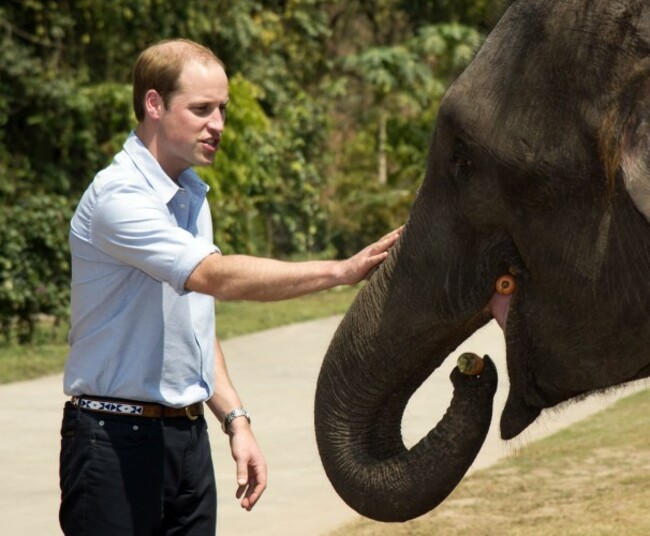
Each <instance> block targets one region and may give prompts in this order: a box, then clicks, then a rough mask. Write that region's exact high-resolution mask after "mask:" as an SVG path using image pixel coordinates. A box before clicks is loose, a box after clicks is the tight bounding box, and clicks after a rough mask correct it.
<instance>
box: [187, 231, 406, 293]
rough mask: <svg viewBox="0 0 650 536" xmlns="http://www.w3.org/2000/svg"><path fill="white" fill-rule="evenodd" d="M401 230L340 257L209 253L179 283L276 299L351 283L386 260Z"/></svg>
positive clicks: (203, 290) (193, 288)
mask: <svg viewBox="0 0 650 536" xmlns="http://www.w3.org/2000/svg"><path fill="white" fill-rule="evenodd" d="M401 229H402V228H401V227H400V228H399V229H396V230H394V231H392V232H390V233H388V234H387V235H385V236H384V237H382V238H381V239H379V240H378V241H377V242H375V243H374V244H371V245H369V246H367V247H366V248H364V249H362V250H361V251H360V252H359V253H357V254H356V255H353V256H352V257H350V258H349V259H345V260H340V261H304V262H285V261H278V260H274V259H266V258H261V257H252V256H248V255H223V256H222V255H219V254H216V253H215V254H213V255H209V256H208V257H206V258H205V259H204V260H203V261H202V262H201V263H200V264H199V265H198V266H197V267H196V269H195V270H194V272H192V275H190V277H189V278H188V280H187V283H186V284H185V286H186V288H187V289H188V290H191V291H195V292H201V293H203V294H210V295H212V296H214V297H215V298H217V299H219V300H222V301H228V300H252V301H276V300H285V299H289V298H296V297H298V296H303V295H305V294H310V293H312V292H317V291H319V290H325V289H328V288H332V287H336V286H339V285H354V284H356V283H358V282H359V281H361V280H363V279H364V278H365V277H366V276H367V275H368V273H369V272H370V271H371V270H372V269H373V268H375V267H377V266H378V265H379V264H380V263H381V262H383V261H384V260H385V259H386V257H387V256H388V250H389V249H390V248H391V247H392V246H393V244H395V242H396V241H397V239H398V238H399V234H400V232H401Z"/></svg>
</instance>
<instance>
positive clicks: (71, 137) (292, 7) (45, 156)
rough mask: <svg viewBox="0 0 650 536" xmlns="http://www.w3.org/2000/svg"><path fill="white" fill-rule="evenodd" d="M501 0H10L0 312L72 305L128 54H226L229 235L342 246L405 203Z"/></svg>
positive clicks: (26, 316) (8, 331) (244, 241)
mask: <svg viewBox="0 0 650 536" xmlns="http://www.w3.org/2000/svg"><path fill="white" fill-rule="evenodd" d="M506 3H507V0H493V1H490V0H411V1H406V0H349V1H331V0H330V1H326V0H285V1H281V0H266V1H254V0H237V1H232V0H184V1H174V0H111V1H110V2H107V1H104V0H59V1H46V0H6V1H5V2H3V3H2V5H0V203H1V206H2V210H1V212H0V330H1V331H2V334H3V337H4V340H5V342H6V343H10V342H12V341H14V342H18V343H21V344H24V343H29V342H31V341H32V340H33V336H34V327H35V325H36V322H37V320H38V319H39V318H42V317H43V315H48V317H49V318H54V320H55V322H66V321H67V317H68V307H69V283H70V264H69V249H68V241H67V240H68V223H69V219H70V217H71V215H72V212H73V210H74V207H75V205H76V203H77V202H78V200H79V198H80V197H81V195H82V193H83V191H84V190H85V188H86V187H87V186H88V184H89V183H90V181H91V180H92V178H93V176H94V175H95V173H97V171H99V170H100V169H102V168H103V167H105V166H106V165H108V164H109V163H110V161H111V159H112V157H113V155H114V154H115V153H116V152H118V151H119V150H120V148H121V145H122V143H123V141H124V140H125V138H126V136H127V135H128V133H129V132H130V131H131V129H132V128H133V127H134V126H135V118H134V116H133V113H132V102H131V85H130V79H131V68H132V65H133V62H134V61H135V59H136V57H137V55H138V54H139V52H140V51H141V50H142V49H144V48H145V47H147V46H148V45H150V44H152V43H154V42H156V41H158V40H161V39H166V38H176V37H183V38H187V39H191V40H194V41H197V42H200V43H202V44H204V45H206V46H207V47H209V48H211V49H212V50H214V51H215V53H216V54H217V55H218V56H219V57H220V58H221V59H222V60H223V61H224V63H225V65H226V69H227V72H228V75H229V78H230V105H229V108H228V120H227V126H226V130H225V133H224V136H223V143H222V146H221V150H220V153H219V155H218V157H217V159H216V162H215V164H214V166H212V167H210V168H205V169H199V170H197V171H198V172H199V174H200V175H201V176H202V178H203V179H204V180H205V181H206V182H207V183H208V184H209V185H210V187H211V190H210V193H209V198H208V199H209V202H210V204H211V207H212V212H213V218H214V229H215V243H217V244H218V245H219V246H220V247H221V249H222V250H223V251H224V252H225V253H230V252H238V253H248V254H254V255H263V256H273V257H277V258H285V259H304V258H323V257H327V258H342V257H345V256H348V255H350V254H352V253H354V252H355V251H357V250H358V249H359V248H361V247H363V246H365V245H366V244H367V243H370V242H371V241H373V240H375V239H376V238H378V237H379V236H381V235H382V234H384V233H385V232H387V231H388V230H390V229H392V228H395V227H397V226H399V225H401V224H402V223H404V221H405V220H406V219H407V215H408V210H409V207H410V206H411V204H412V202H413V199H414V197H415V195H416V192H417V188H418V186H419V184H420V182H421V181H422V179H423V177H424V172H425V167H426V155H427V152H428V146H429V140H430V137H431V133H432V131H433V126H434V123H435V118H436V113H437V109H438V105H439V102H440V99H441V97H442V95H443V93H444V91H445V89H446V87H448V85H449V83H450V82H451V81H452V80H453V79H454V78H455V77H456V76H457V75H458V74H459V73H460V71H462V69H463V68H464V67H465V66H466V65H467V64H468V63H469V61H470V60H471V58H472V57H473V55H474V53H475V51H476V50H477V48H478V47H479V46H480V45H481V43H482V41H483V39H484V36H485V35H486V34H487V33H488V32H489V30H490V29H491V27H492V26H493V25H494V24H495V23H496V21H497V20H498V18H499V16H500V15H501V14H502V12H503V9H504V7H505V4H506Z"/></svg>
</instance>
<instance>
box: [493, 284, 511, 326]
mask: <svg viewBox="0 0 650 536" xmlns="http://www.w3.org/2000/svg"><path fill="white" fill-rule="evenodd" d="M511 299H512V295H504V294H500V293H499V292H495V293H494V294H493V295H492V297H491V298H490V301H489V302H488V306H487V309H488V311H489V312H490V314H491V315H492V316H493V317H494V319H495V320H496V321H497V324H499V327H500V328H501V329H502V330H503V332H504V333H505V331H506V324H507V322H508V312H509V311H510V301H511Z"/></svg>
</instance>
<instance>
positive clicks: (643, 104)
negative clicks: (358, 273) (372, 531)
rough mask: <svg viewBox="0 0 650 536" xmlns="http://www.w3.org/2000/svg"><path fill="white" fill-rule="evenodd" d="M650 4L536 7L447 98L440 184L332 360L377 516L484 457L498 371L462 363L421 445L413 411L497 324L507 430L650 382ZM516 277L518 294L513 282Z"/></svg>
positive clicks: (365, 293)
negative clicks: (498, 288)
mask: <svg viewBox="0 0 650 536" xmlns="http://www.w3.org/2000/svg"><path fill="white" fill-rule="evenodd" d="M645 216H648V217H650V3H649V2H648V1H647V0H573V1H572V0H518V1H515V2H514V3H513V4H512V5H511V6H510V8H509V9H508V11H507V12H506V13H505V15H504V16H503V18H502V19H501V21H500V22H499V23H498V24H497V26H496V27H495V28H494V30H493V31H492V33H491V34H490V35H489V36H488V38H487V39H486V41H485V43H484V45H483V46H482V47H481V49H480V50H479V52H478V53H477V55H476V57H475V58H474V60H473V61H472V63H471V64H470V65H469V67H468V68H467V69H466V70H465V71H464V73H463V74H462V75H461V76H460V77H459V78H458V79H457V80H456V81H455V82H454V83H453V84H452V86H451V87H450V88H449V89H448V91H447V93H446V95H445V97H444V99H443V102H442V104H441V107H440V111H439V115H438V118H437V121H436V128H435V131H434V135H433V138H432V142H431V147H430V150H429V157H428V162H427V166H426V175H425V178H424V182H423V184H422V186H421V188H420V190H419V192H418V195H417V197H416V200H415V202H414V204H413V206H412V208H411V212H410V215H409V219H408V222H407V225H406V227H405V229H404V231H403V233H402V235H401V237H400V239H399V241H398V243H397V245H396V246H395V247H394V248H393V250H392V251H391V254H390V256H389V258H388V259H387V261H386V262H385V263H384V264H383V265H382V266H381V268H380V270H379V271H378V272H377V273H376V274H375V275H374V276H373V277H372V279H371V280H370V281H369V283H368V284H367V285H366V286H365V287H364V288H363V289H362V291H361V292H360V293H359V295H358V297H357V299H356V300H355V302H354V303H353V304H352V306H351V308H350V309H349V311H348V312H347V314H346V315H345V317H344V318H343V320H342V322H341V324H340V326H339V328H338V330H337V332H336V334H335V335H334V338H333V340H332V342H331V345H330V347H329V349H328V352H327V355H326V357H325V360H324V362H323V365H322V369H321V372H320V376H319V379H318V385H317V392H316V406H315V423H316V436H317V442H318V447H319V452H320V455H321V458H322V461H323V464H324V467H325V470H326V473H327V475H328V477H329V478H330V480H331V482H332V483H333V485H334V487H335V488H336V490H337V492H338V493H339V494H340V495H341V497H342V498H343V499H344V500H345V501H346V502H347V503H348V504H349V505H350V506H352V507H353V508H354V509H356V510H357V511H358V512H360V513H361V514H363V515H365V516H367V517H371V518H374V519H377V520H383V521H399V520H406V519H410V518H413V517H416V516H419V515H421V514H423V513H425V512H427V511H429V510H430V509H432V508H434V507H435V506H436V505H437V504H438V503H439V502H441V501H442V500H444V498H445V497H446V496H447V495H448V494H449V493H450V492H451V491H452V490H453V489H454V487H455V486H456V485H457V484H458V482H459V481H460V480H461V479H462V477H463V475H464V474H465V472H466V471H467V469H468V468H469V466H470V465H471V464H472V461H473V460H474V458H475V456H476V454H477V453H478V451H479V450H480V448H481V445H482V443H483V441H484V439H485V435H486V433H487V430H488V428H489V424H490V419H491V413H492V397H493V394H494V391H495V386H496V381H497V376H496V370H495V366H494V364H493V363H492V362H491V361H490V360H489V359H486V366H485V369H484V371H483V372H482V373H481V374H480V375H478V376H464V375H462V374H460V373H459V372H458V371H457V370H456V371H455V372H454V373H452V378H451V379H452V382H453V384H454V394H453V399H452V402H451V405H450V406H449V408H448V410H447V412H446V413H445V416H444V417H443V419H442V420H441V421H440V422H439V423H438V424H437V425H436V426H435V427H434V429H433V430H431V432H429V434H428V435H427V436H425V437H424V438H423V439H422V440H421V441H420V442H419V443H417V444H416V445H415V446H414V447H412V448H410V449H407V448H406V447H405V446H404V443H403V440H402V436H401V429H400V427H401V419H402V415H403V412H404V409H405V406H406V404H407V402H408V400H409V398H410V397H411V395H412V394H413V393H414V391H415V390H416V389H417V388H418V387H419V386H420V385H421V384H422V382H423V381H424V380H425V379H426V378H427V377H428V376H429V375H430V374H431V373H432V372H433V371H434V370H435V369H436V368H437V367H438V366H439V365H440V364H441V363H442V362H443V360H444V359H445V358H446V357H447V356H448V355H449V354H450V353H452V352H453V351H454V349H455V348H457V347H458V345H459V344H460V343H461V342H462V341H464V340H465V339H467V338H468V337H469V336H470V335H471V334H472V333H473V332H474V331H475V330H477V329H478V328H479V327H481V326H483V325H484V324H486V323H487V322H489V321H490V320H491V319H492V318H496V319H497V321H498V322H499V323H500V325H501V327H502V328H503V331H504V336H505V340H506V356H507V373H508V375H509V378H510V391H509V395H508V399H507V402H506V405H505V408H504V410H503V413H502V416H501V435H502V437H503V438H504V439H509V438H513V437H515V436H517V435H518V434H519V433H520V432H521V431H523V430H524V429H525V428H526V427H527V426H528V425H529V424H531V423H532V422H533V421H534V420H535V419H536V418H537V416H538V415H539V414H540V412H541V411H542V410H543V409H545V408H550V407H553V406H556V405H558V404H560V403H562V402H565V401H568V400H571V399H575V398H576V397H583V396H586V395H587V394H589V393H592V392H594V391H599V390H604V389H607V388H610V387H612V386H616V385H620V384H623V383H625V382H629V381H631V380H635V379H639V378H644V377H648V376H649V375H650V225H649V224H648V221H647V220H646V217H645ZM504 274H509V275H511V276H513V277H514V278H515V279H516V290H515V292H514V293H513V294H511V295H510V296H504V295H501V294H498V293H495V291H494V288H495V281H497V280H498V279H499V277H501V276H502V275H504Z"/></svg>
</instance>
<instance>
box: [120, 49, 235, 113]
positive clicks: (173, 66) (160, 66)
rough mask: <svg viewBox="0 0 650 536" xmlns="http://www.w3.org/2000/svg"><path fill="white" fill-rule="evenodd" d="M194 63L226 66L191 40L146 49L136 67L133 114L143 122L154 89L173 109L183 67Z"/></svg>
mask: <svg viewBox="0 0 650 536" xmlns="http://www.w3.org/2000/svg"><path fill="white" fill-rule="evenodd" d="M190 61H197V62H200V63H210V62H217V63H218V64H219V65H221V66H222V67H224V64H223V62H222V61H221V60H220V59H219V58H217V56H216V55H215V54H214V52H212V51H211V50H210V49H209V48H207V47H204V46H203V45H199V44H198V43H194V42H193V41H189V40H187V39H167V40H164V41H160V42H159V43H156V44H155V45H152V46H150V47H149V48H147V49H145V50H144V51H143V52H142V53H141V54H140V56H139V57H138V59H137V61H136V62H135V65H134V67H133V111H134V112H135V117H136V119H137V120H138V121H139V122H141V121H143V120H144V117H145V110H144V97H145V95H146V93H147V91H149V90H150V89H154V90H156V91H157V92H158V94H159V95H160V96H161V97H162V99H163V103H164V105H165V107H168V106H169V102H170V101H171V99H172V97H173V96H174V93H176V92H177V91H178V89H179V87H178V79H179V78H180V76H181V72H182V70H183V67H184V66H185V65H186V64H187V63H189V62H190Z"/></svg>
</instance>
